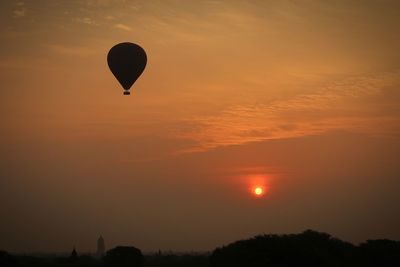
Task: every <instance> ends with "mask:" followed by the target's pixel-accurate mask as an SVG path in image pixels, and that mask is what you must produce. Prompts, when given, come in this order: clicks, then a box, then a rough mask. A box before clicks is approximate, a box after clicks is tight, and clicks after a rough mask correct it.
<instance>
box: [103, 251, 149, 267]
mask: <svg viewBox="0 0 400 267" xmlns="http://www.w3.org/2000/svg"><path fill="white" fill-rule="evenodd" d="M103 260H104V262H105V264H106V266H110V267H136V266H141V265H142V264H143V255H142V252H141V251H140V249H138V248H135V247H122V246H120V247H115V248H113V249H111V250H109V251H107V253H106V255H105V256H104V258H103Z"/></svg>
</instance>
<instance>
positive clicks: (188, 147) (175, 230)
mask: <svg viewBox="0 0 400 267" xmlns="http://www.w3.org/2000/svg"><path fill="white" fill-rule="evenodd" d="M0 10H1V16H0V47H1V49H0V88H1V89H0V101H1V102H0V114H1V115H0V122H1V131H0V137H1V138H0V214H1V217H0V249H5V250H7V251H12V252H38V251H50V252H58V251H69V250H71V249H72V246H73V245H75V246H76V248H77V250H78V251H92V252H93V251H94V250H95V242H96V239H97V237H98V236H99V235H100V234H102V235H103V236H104V238H105V241H106V246H107V248H111V247H113V246H115V245H134V246H136V247H138V248H140V249H142V250H143V251H155V250H158V249H161V250H176V251H204V250H212V249H214V248H215V247H216V246H221V245H223V244H227V243H229V242H232V241H234V240H238V239H241V238H248V237H251V236H253V235H256V234H262V233H293V232H300V231H303V230H305V229H314V230H318V231H324V232H328V233H330V234H332V235H334V236H336V237H339V238H342V239H345V240H348V241H351V242H354V243H358V242H360V241H364V240H365V239H373V238H390V239H400V228H399V225H400V205H399V203H400V31H399V25H400V1H397V0H392V1H390V0H381V1H378V0H376V1H372V0H365V1H351V0H348V1H344V0H343V1H341V0H337V1H333V0H332V1H312V0H276V1H272V0H270V1H262V0H259V1H257V0H253V1H239V0H232V1H218V0H209V1H197V0H190V1H184V0H154V1H129V0H81V1H77V0H76V1H61V0H40V1H33V0H31V1H11V0H3V1H1V2H0ZM125 41H129V42H134V43H137V44H139V45H141V46H142V47H143V48H144V49H145V50H146V52H147V57H148V62H147V67H146V69H145V71H144V73H143V74H142V76H141V77H140V78H139V79H138V80H137V82H136V83H135V84H134V86H133V87H132V90H131V95H130V96H124V95H123V90H122V88H121V86H120V85H119V83H118V82H117V80H116V79H115V78H114V76H113V75H112V74H111V72H110V71H109V69H108V66H107V61H106V57H107V53H108V51H109V49H110V48H111V47H112V46H114V45H115V44H117V43H120V42H125ZM258 186H260V187H261V188H262V189H263V190H264V191H263V194H262V195H261V196H256V195H255V194H254V190H255V188H256V187H258Z"/></svg>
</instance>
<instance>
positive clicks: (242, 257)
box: [210, 230, 400, 267]
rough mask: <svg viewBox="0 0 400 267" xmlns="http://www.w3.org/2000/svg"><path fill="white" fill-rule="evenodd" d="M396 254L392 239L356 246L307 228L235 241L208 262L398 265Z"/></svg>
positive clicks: (232, 265)
mask: <svg viewBox="0 0 400 267" xmlns="http://www.w3.org/2000/svg"><path fill="white" fill-rule="evenodd" d="M399 255H400V254H399V244H398V242H395V241H387V242H382V241H379V240H377V241H368V242H367V243H366V244H362V245H361V246H360V247H355V246H353V245H352V244H350V243H347V242H344V241H341V240H339V239H336V238H332V237H331V236H330V235H328V234H325V233H319V232H315V231H311V230H307V231H305V232H303V233H301V234H291V235H260V236H256V237H254V238H252V239H249V240H241V241H237V242H234V243H232V244H229V245H228V246H225V247H222V248H217V249H216V250H214V252H213V253H212V255H211V257H210V263H211V266H213V267H242V266H243V267H258V266H263V267H269V266H271V267H281V266H285V267H286V266H287V267H297V266H299V267H300V266H309V267H320V266H321V267H322V266H329V267H331V266H332V267H333V266H352V267H353V266H400V260H399ZM366 263H367V264H368V265H366Z"/></svg>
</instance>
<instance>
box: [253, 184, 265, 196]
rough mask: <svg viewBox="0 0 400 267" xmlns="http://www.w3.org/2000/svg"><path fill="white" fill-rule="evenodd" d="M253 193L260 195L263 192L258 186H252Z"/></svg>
mask: <svg viewBox="0 0 400 267" xmlns="http://www.w3.org/2000/svg"><path fill="white" fill-rule="evenodd" d="M254 194H255V195H256V196H261V195H262V194H263V189H262V187H260V186H257V187H256V188H254Z"/></svg>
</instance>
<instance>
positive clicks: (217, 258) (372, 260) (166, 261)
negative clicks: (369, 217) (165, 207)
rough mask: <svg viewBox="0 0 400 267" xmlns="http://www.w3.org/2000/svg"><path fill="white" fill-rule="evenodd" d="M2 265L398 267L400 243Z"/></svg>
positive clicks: (295, 239) (313, 239)
mask: <svg viewBox="0 0 400 267" xmlns="http://www.w3.org/2000/svg"><path fill="white" fill-rule="evenodd" d="M0 266H7V267H8V266H9V267H14V266H15V267H25V266H29V267H36V266H41V267H72V266H76V267H128V266H129V267H139V266H141V267H162V266H165V267H170V266H171V267H172V266H174V267H207V266H210V267H261V266H263V267H281V266H282V267H297V266H299V267H300V266H307V267H323V266H327V267H334V266H345V267H346V266H351V267H358V266H360V267H361V266H363V267H372V266H374V267H375V266H376V267H378V266H379V267H381V266H382V267H395V266H396V267H398V266H400V242H399V241H393V240H387V239H382V240H367V241H366V242H364V243H362V244H360V245H358V246H355V245H353V244H351V243H349V242H345V241H342V240H340V239H337V238H333V237H332V236H330V235H329V234H326V233H320V232H316V231H312V230H307V231H305V232H303V233H300V234H288V235H259V236H255V237H253V238H251V239H247V240H240V241H236V242H233V243H231V244H229V245H227V246H223V247H220V248H217V249H215V250H214V251H213V252H212V253H207V254H183V255H181V254H180V255H174V254H172V253H169V254H162V253H156V254H152V255H142V252H141V251H140V250H139V249H137V248H134V247H116V248H113V249H111V250H109V251H107V253H106V255H105V256H104V257H103V258H101V259H96V258H93V257H91V256H88V255H82V256H79V255H76V254H71V256H70V257H55V258H46V257H33V256H22V255H12V254H9V253H7V252H5V251H0Z"/></svg>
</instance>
